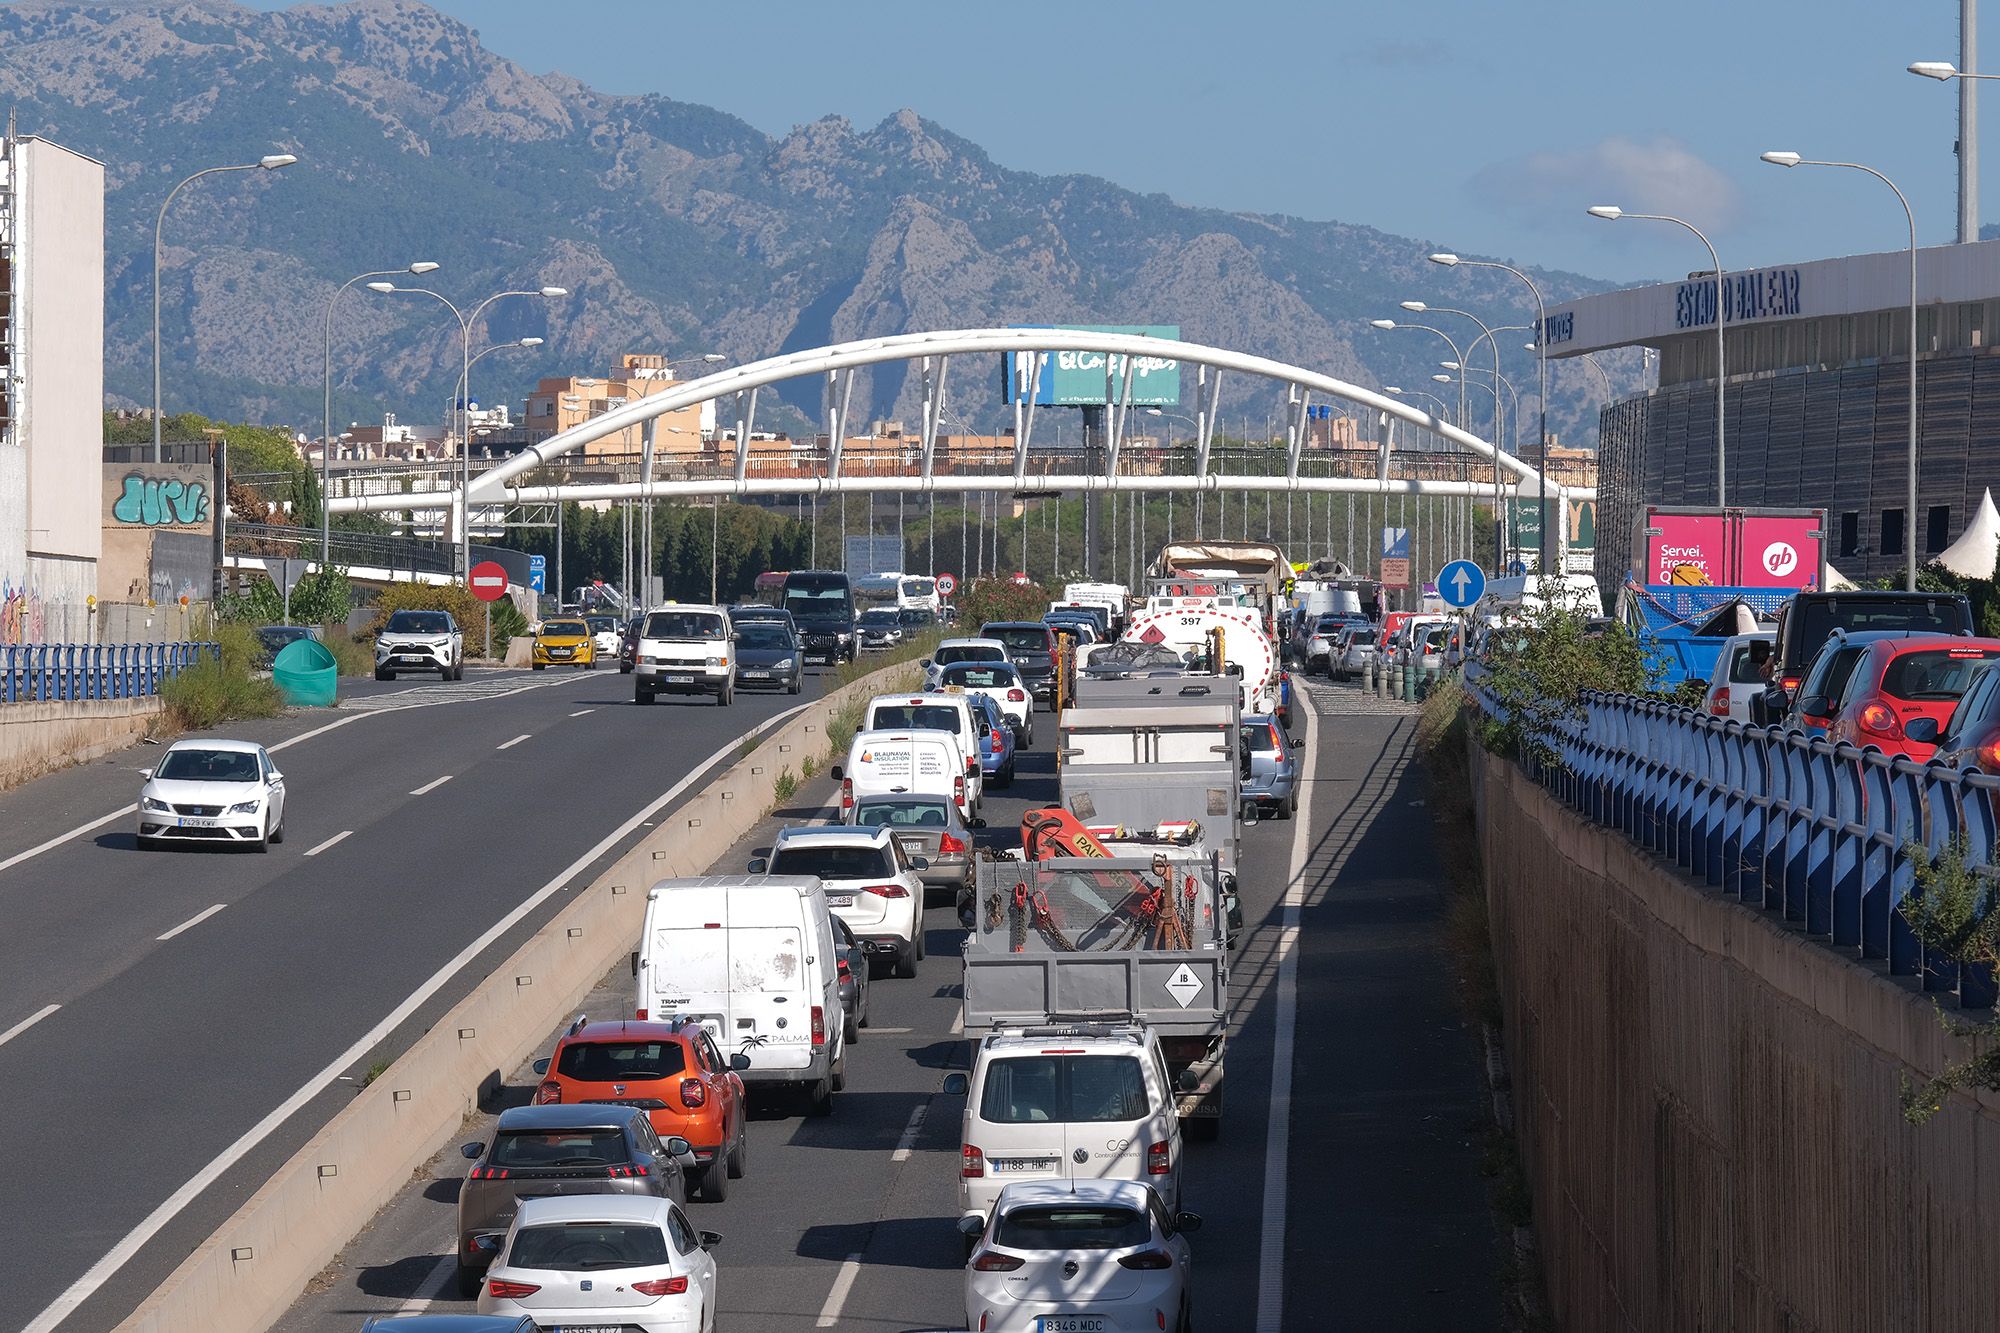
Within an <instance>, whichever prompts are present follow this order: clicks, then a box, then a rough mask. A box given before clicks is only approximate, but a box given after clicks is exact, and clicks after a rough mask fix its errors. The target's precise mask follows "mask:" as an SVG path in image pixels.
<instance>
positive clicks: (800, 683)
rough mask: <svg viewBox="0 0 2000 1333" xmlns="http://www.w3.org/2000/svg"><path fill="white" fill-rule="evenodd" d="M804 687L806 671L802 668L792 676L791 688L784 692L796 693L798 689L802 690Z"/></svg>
mask: <svg viewBox="0 0 2000 1333" xmlns="http://www.w3.org/2000/svg"><path fill="white" fill-rule="evenodd" d="M805 687H806V673H805V672H804V671H803V670H801V671H800V672H799V674H798V675H796V676H793V677H792V686H791V689H789V690H788V691H786V693H788V694H797V693H798V692H799V691H800V690H803V689H804V688H805Z"/></svg>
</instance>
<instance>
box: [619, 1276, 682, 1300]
mask: <svg viewBox="0 0 2000 1333" xmlns="http://www.w3.org/2000/svg"><path fill="white" fill-rule="evenodd" d="M687 1289H688V1280H687V1279H686V1278H684V1277H656V1278H654V1279H653V1280H652V1281H651V1282H634V1283H633V1284H632V1290H634V1291H636V1292H638V1293H639V1294H640V1295H641V1296H684V1295H686V1294H687Z"/></svg>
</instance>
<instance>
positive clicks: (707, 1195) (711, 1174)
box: [701, 1157, 729, 1203]
mask: <svg viewBox="0 0 2000 1333" xmlns="http://www.w3.org/2000/svg"><path fill="white" fill-rule="evenodd" d="M701 1197H702V1198H703V1199H704V1200H705V1201H707V1202H709V1203H726V1202H727V1201H728V1199H729V1164H728V1161H727V1159H726V1157H718V1158H716V1159H715V1160H714V1161H712V1162H710V1163H709V1164H708V1165H707V1166H706V1167H704V1168H702V1173H701Z"/></svg>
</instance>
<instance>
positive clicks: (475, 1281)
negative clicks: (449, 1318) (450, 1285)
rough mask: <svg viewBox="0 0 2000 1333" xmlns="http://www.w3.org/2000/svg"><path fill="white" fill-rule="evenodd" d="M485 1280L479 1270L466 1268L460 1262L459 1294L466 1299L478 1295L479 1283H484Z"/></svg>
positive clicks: (484, 1276)
mask: <svg viewBox="0 0 2000 1333" xmlns="http://www.w3.org/2000/svg"><path fill="white" fill-rule="evenodd" d="M485 1280H486V1275H485V1274H484V1273H482V1272H480V1271H479V1270H478V1269H476V1268H467V1267H466V1266H465V1265H464V1264H460V1265H459V1266H458V1294H459V1296H460V1297H461V1298H463V1299H465V1300H468V1301H469V1300H472V1299H473V1298H474V1297H476V1296H478V1295H479V1288H480V1285H481V1284H482V1283H484V1282H485Z"/></svg>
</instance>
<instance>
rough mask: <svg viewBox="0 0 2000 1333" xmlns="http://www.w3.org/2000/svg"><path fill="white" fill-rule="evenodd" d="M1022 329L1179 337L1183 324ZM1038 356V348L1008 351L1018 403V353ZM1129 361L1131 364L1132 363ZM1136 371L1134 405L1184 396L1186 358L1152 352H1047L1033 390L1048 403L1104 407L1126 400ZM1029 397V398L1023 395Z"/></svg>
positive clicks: (1007, 369) (1166, 403)
mask: <svg viewBox="0 0 2000 1333" xmlns="http://www.w3.org/2000/svg"><path fill="white" fill-rule="evenodd" d="M1015 327H1017V328H1022V327H1029V328H1057V329H1067V330H1078V331H1082V332H1086V333H1130V334H1136V335H1139V336H1141V337H1147V338H1173V339H1178V338H1179V337H1180V336H1181V330H1180V326H1179V325H1178V324H1053V325H1016V326H1015ZM1033 355H1035V354H1034V353H1032V352H1008V353H1006V354H1005V363H1006V364H1005V365H1004V367H1003V372H1004V374H1005V376H1006V397H1007V400H1008V401H1009V402H1012V401H1013V400H1014V399H1015V398H1016V397H1020V396H1021V395H1019V394H1017V393H1016V392H1015V385H1016V383H1017V381H1016V378H1015V374H1014V362H1015V358H1016V357H1019V358H1020V359H1021V360H1022V362H1023V363H1024V366H1025V363H1026V362H1027V359H1028V358H1029V357H1031V356H1033ZM1107 360H1108V361H1109V362H1110V366H1109V369H1110V372H1111V377H1110V390H1111V391H1110V395H1109V396H1108V397H1107V396H1106V394H1105V370H1106V368H1107V367H1106V364H1105V363H1106V362H1107ZM1128 363H1129V364H1128ZM1128 371H1129V373H1130V374H1131V376H1132V399H1131V401H1132V404H1133V405H1134V406H1135V407H1174V406H1177V405H1178V404H1179V403H1180V401H1181V363H1180V362H1178V361H1175V360H1171V359H1169V358H1166V357H1152V356H1135V357H1124V356H1107V355H1106V354H1105V353H1103V352H1044V353H1042V354H1041V374H1040V376H1039V377H1037V379H1036V381H1035V389H1034V393H1033V395H1032V397H1033V399H1034V401H1035V402H1036V403H1037V404H1038V405H1040V406H1042V407H1101V406H1103V405H1105V404H1106V403H1122V402H1124V401H1125V376H1126V374H1127V373H1128ZM1023 401H1026V398H1023Z"/></svg>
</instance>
